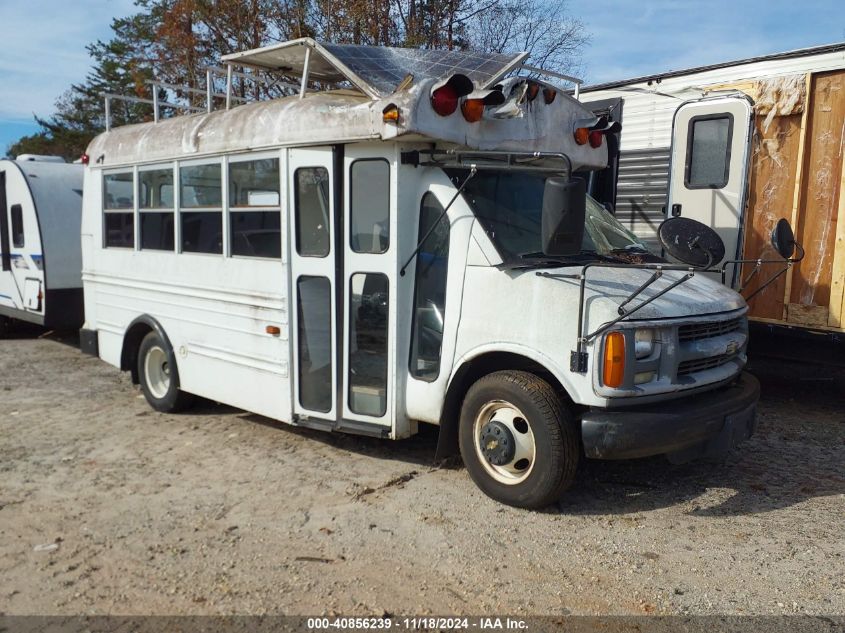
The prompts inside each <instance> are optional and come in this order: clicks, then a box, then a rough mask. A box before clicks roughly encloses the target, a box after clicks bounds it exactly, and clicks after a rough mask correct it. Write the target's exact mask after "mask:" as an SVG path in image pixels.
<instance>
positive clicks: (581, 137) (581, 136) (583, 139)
mask: <svg viewBox="0 0 845 633" xmlns="http://www.w3.org/2000/svg"><path fill="white" fill-rule="evenodd" d="M589 139H590V130H589V129H588V128H585V127H579V128H576V129H575V142H576V143H578V145H586V143H587V141H588V140H589Z"/></svg>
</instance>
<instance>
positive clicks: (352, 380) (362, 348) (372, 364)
mask: <svg viewBox="0 0 845 633" xmlns="http://www.w3.org/2000/svg"><path fill="white" fill-rule="evenodd" d="M388 305H389V303H388V281H387V276H385V275H382V274H380V273H355V274H354V275H352V276H351V277H350V279H349V320H350V331H349V409H350V410H351V411H352V412H354V413H360V414H363V415H372V416H377V417H381V416H383V415H384V413H385V411H387V322H388Z"/></svg>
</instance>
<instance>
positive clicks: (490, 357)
mask: <svg viewBox="0 0 845 633" xmlns="http://www.w3.org/2000/svg"><path fill="white" fill-rule="evenodd" d="M504 369H518V370H522V371H527V372H529V373H532V374H534V375H535V376H538V377H539V378H542V379H543V380H545V381H546V382H547V383H549V384H550V385H551V387H552V389H554V390H555V393H557V394H558V397H560V399H561V401H563V402H565V403H568V404H570V405H571V404H572V398H571V397H570V396H569V393H567V391H566V389H564V387H563V385H562V384H561V383H560V381H559V380H558V379H557V378H556V377H555V376H554V374H552V373H551V372H550V371H549V370H548V369H546V368H545V367H543V365H541V364H540V363H538V362H536V361H534V360H531V359H530V358H526V357H525V356H520V355H519V354H513V353H510V352H490V353H487V354H482V355H481V356H478V357H476V358H473V359H472V360H470V361H468V362H466V363H464V364H463V365H461V367H460V368H459V369H458V371H457V373H456V374H455V377H454V378H453V379H452V382H451V383H450V385H449V389H448V391H447V392H446V399H445V401H444V402H443V409H442V411H441V412H440V433H439V436H438V438H437V454H436V456H435V459H438V460H440V459H444V458H446V457H450V456H452V455H457V454H458V452H459V451H458V423H459V421H460V417H461V405H463V402H464V396H465V395H466V392H467V390H469V388H470V387H471V386H472V385H473V384H474V383H475V382H476V381H477V380H479V379H480V378H483V377H484V376H486V375H487V374H492V373H493V372H496V371H502V370H504Z"/></svg>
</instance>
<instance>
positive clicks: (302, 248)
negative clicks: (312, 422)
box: [287, 147, 342, 426]
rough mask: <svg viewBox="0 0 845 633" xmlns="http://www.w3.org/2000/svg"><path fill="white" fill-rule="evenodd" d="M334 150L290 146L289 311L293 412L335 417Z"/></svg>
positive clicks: (338, 290)
mask: <svg viewBox="0 0 845 633" xmlns="http://www.w3.org/2000/svg"><path fill="white" fill-rule="evenodd" d="M334 157H335V150H333V149H332V148H331V147H315V148H308V149H291V150H290V151H289V153H288V169H287V173H288V199H289V201H290V202H289V205H288V208H289V209H290V211H291V216H290V217H291V223H290V226H291V229H292V235H291V239H290V244H291V250H290V252H291V258H290V268H291V314H292V317H293V319H292V324H293V328H292V339H293V368H294V370H293V388H294V393H293V402H294V407H293V410H294V414H295V415H296V416H297V417H300V418H302V417H306V418H308V419H316V420H323V421H326V422H327V423H330V424H331V426H334V424H335V422H336V420H337V418H338V399H337V390H338V384H339V383H338V376H337V373H338V364H339V363H338V360H339V359H338V356H337V349H338V318H337V315H338V305H342V297H341V292H342V283H341V282H340V280H339V279H338V278H337V269H338V268H339V267H340V266H339V263H340V262H339V261H338V257H337V253H338V248H337V240H336V237H335V236H336V234H337V232H338V222H337V216H336V209H337V191H336V189H337V186H336V183H335V177H336V174H335V158H334Z"/></svg>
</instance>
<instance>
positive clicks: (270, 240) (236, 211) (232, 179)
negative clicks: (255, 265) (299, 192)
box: [229, 158, 282, 259]
mask: <svg viewBox="0 0 845 633" xmlns="http://www.w3.org/2000/svg"><path fill="white" fill-rule="evenodd" d="M279 191H280V177H279V159H278V158H265V159H259V160H249V161H237V162H234V161H233V162H230V163H229V225H230V238H231V242H232V255H238V256H246V257H269V258H274V259H279V258H281V256H282V211H281V206H280V199H281V198H280V193H279Z"/></svg>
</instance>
